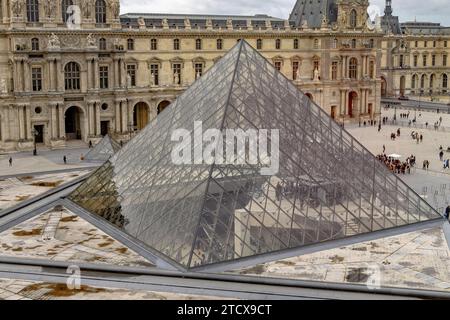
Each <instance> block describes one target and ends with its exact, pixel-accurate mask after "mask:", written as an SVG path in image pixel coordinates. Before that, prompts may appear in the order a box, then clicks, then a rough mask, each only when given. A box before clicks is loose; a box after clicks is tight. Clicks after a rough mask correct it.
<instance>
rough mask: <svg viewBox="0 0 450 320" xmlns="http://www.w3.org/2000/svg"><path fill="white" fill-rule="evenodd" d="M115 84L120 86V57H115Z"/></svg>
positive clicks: (116, 86)
mask: <svg viewBox="0 0 450 320" xmlns="http://www.w3.org/2000/svg"><path fill="white" fill-rule="evenodd" d="M113 72H114V74H113V81H114V82H113V85H114V88H118V87H119V59H118V58H114V60H113Z"/></svg>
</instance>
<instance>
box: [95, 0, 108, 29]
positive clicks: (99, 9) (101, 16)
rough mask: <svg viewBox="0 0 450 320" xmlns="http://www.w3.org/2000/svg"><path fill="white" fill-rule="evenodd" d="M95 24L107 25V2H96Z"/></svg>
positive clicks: (100, 0)
mask: <svg viewBox="0 0 450 320" xmlns="http://www.w3.org/2000/svg"><path fill="white" fill-rule="evenodd" d="M95 22H96V23H106V2H105V0H97V1H95Z"/></svg>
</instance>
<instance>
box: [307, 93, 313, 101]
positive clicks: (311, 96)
mask: <svg viewBox="0 0 450 320" xmlns="http://www.w3.org/2000/svg"><path fill="white" fill-rule="evenodd" d="M305 96H307V97H308V98H309V100H311V101H314V97H313V95H312V94H311V93H309V92H308V93H305Z"/></svg>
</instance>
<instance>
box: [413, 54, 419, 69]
mask: <svg viewBox="0 0 450 320" xmlns="http://www.w3.org/2000/svg"><path fill="white" fill-rule="evenodd" d="M418 64H419V56H414V67H417V66H418Z"/></svg>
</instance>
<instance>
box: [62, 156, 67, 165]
mask: <svg viewBox="0 0 450 320" xmlns="http://www.w3.org/2000/svg"><path fill="white" fill-rule="evenodd" d="M63 161H64V164H67V157H66V156H64V157H63Z"/></svg>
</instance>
